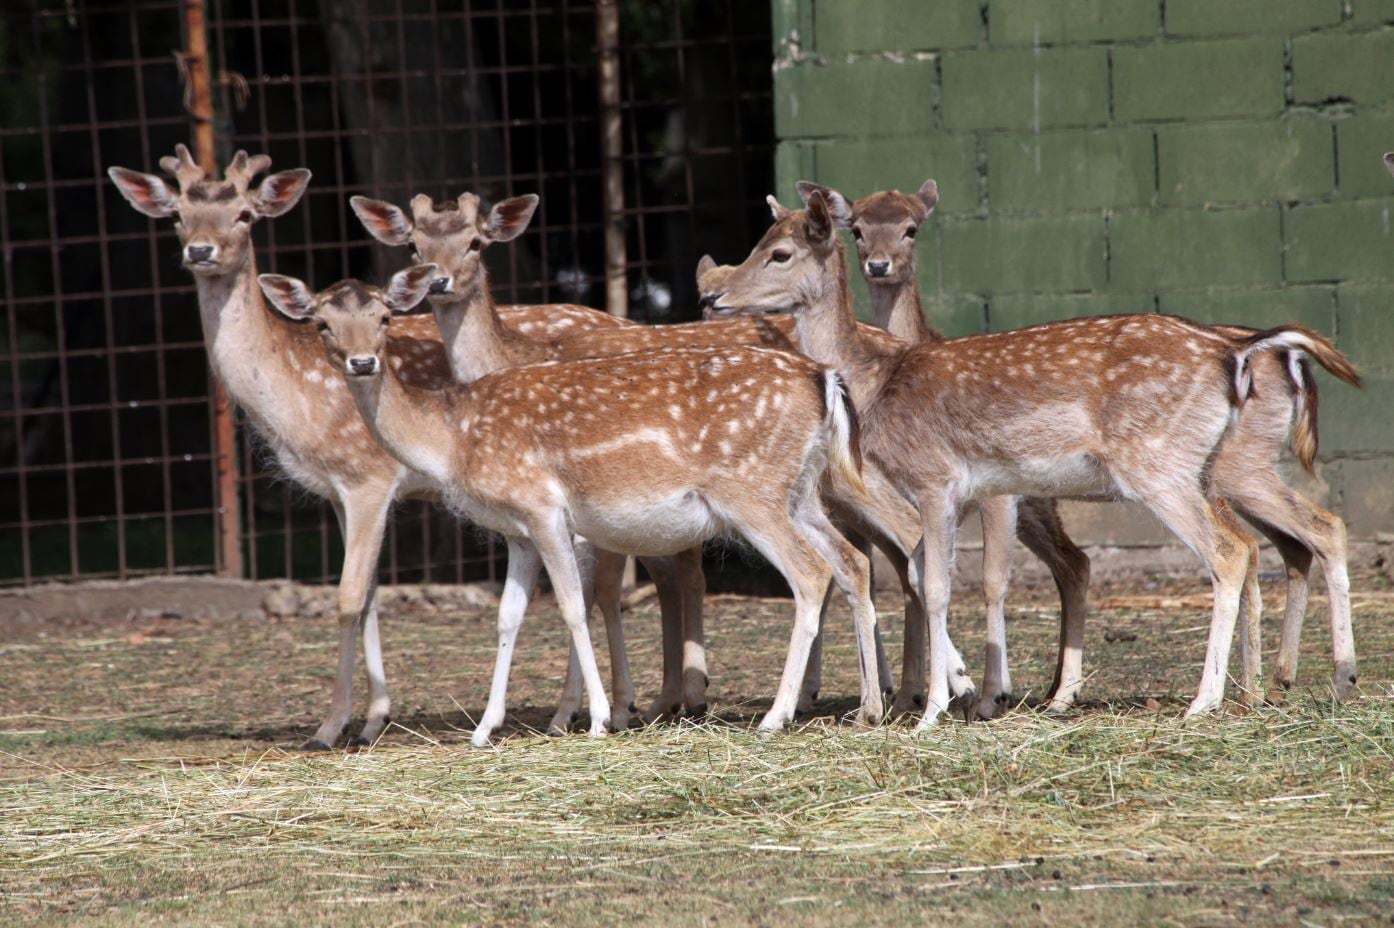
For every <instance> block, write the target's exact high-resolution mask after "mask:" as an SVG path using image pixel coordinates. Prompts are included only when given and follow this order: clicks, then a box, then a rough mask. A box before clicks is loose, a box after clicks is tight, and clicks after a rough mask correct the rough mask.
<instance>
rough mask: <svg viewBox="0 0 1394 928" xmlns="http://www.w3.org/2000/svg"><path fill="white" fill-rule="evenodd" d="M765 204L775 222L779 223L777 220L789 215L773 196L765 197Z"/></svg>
mask: <svg viewBox="0 0 1394 928" xmlns="http://www.w3.org/2000/svg"><path fill="white" fill-rule="evenodd" d="M765 202H766V203H768V204H769V206H770V215H771V216H773V217H774V221H775V222H779V220H781V219H783V218H784V217H786V216H788V215H789V210H787V209H785V208H784V206H783V204H781V203H780V202H779V201H778V200H776V199H775V198H774V194H770V195H769V196H767V197H765Z"/></svg>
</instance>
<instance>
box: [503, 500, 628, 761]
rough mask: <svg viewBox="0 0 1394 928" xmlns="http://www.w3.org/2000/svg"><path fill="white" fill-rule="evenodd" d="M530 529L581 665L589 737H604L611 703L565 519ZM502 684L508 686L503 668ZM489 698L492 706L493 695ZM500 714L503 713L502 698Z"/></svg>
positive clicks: (552, 517) (554, 518)
mask: <svg viewBox="0 0 1394 928" xmlns="http://www.w3.org/2000/svg"><path fill="white" fill-rule="evenodd" d="M529 528H530V535H531V540H532V543H533V546H534V547H536V549H537V553H538V556H539V557H540V558H541V559H542V563H543V565H544V566H545V567H546V568H547V576H548V577H549V578H551V581H552V591H553V593H555V594H556V597H557V606H558V607H559V608H560V609H561V614H562V618H563V619H564V620H565V621H566V627H567V630H568V631H569V632H570V633H571V648H572V651H573V652H574V653H575V655H576V660H577V661H578V662H579V663H580V665H581V679H582V681H583V682H584V683H585V688H586V699H587V703H588V706H589V709H590V717H591V727H590V734H591V736H592V737H599V736H601V735H604V734H605V731H606V728H607V727H608V726H609V724H610V700H609V697H608V696H607V695H606V693H605V686H604V684H603V683H602V682H601V680H600V669H599V667H597V666H596V663H595V651H594V649H593V648H592V646H591V638H590V626H589V624H587V622H586V597H585V589H584V585H583V584H582V582H581V570H580V567H579V565H578V564H577V563H576V548H575V545H574V544H573V543H572V539H571V534H570V532H569V531H568V530H567V527H566V518H565V516H564V515H563V514H562V513H561V512H560V511H558V512H554V513H552V514H550V516H549V517H548V518H546V519H545V520H538V521H537V522H536V523H535V524H533V525H531V526H530V527H529ZM621 647H622V645H621ZM502 659H503V656H502V654H500V660H502ZM495 682H497V680H496V681H495ZM504 683H505V685H506V683H507V668H506V667H505V668H504ZM489 698H490V703H491V705H492V704H493V693H492V692H491V693H490V697H489ZM499 711H500V712H501V711H502V695H500V706H499Z"/></svg>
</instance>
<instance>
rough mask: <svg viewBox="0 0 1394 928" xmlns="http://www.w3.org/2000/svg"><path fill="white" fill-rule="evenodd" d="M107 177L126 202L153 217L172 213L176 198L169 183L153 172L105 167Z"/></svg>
mask: <svg viewBox="0 0 1394 928" xmlns="http://www.w3.org/2000/svg"><path fill="white" fill-rule="evenodd" d="M106 173H107V177H110V178H111V182H112V183H114V184H115V185H116V189H117V190H120V191H121V195H122V196H123V197H125V198H126V202H128V203H130V204H131V205H132V206H134V207H135V208H136V209H137V210H138V211H140V212H142V213H144V214H145V215H147V216H150V217H152V218H154V219H163V218H165V217H166V216H172V215H174V209H175V206H176V205H177V203H178V200H177V199H176V198H175V196H174V191H173V190H170V189H169V184H166V183H165V182H164V181H163V180H161V179H160V178H158V177H156V176H155V175H153V174H142V173H140V172H139V171H132V170H130V169H129V168H107V169H106Z"/></svg>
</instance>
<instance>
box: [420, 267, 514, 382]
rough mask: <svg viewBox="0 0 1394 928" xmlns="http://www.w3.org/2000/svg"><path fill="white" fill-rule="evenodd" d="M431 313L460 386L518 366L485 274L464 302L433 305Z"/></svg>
mask: <svg viewBox="0 0 1394 928" xmlns="http://www.w3.org/2000/svg"><path fill="white" fill-rule="evenodd" d="M431 311H432V313H433V314H434V315H435V317H436V326H437V327H438V328H439V329H440V334H441V339H442V341H443V342H444V343H445V352H446V355H447V356H448V357H449V358H450V373H451V375H452V376H453V377H454V378H455V381H456V382H457V383H473V382H474V381H476V380H478V379H479V378H480V377H483V376H484V375H485V374H491V373H493V372H494V371H497V370H502V369H503V368H505V367H512V366H513V364H514V363H515V362H514V361H513V359H512V358H511V357H510V356H509V352H508V345H507V342H506V341H505V337H504V330H503V323H501V322H500V321H499V316H498V312H496V311H495V309H494V298H493V296H492V295H491V294H490V293H489V279H488V277H487V276H486V275H484V274H483V273H481V274H480V280H479V283H478V284H476V285H475V286H474V287H473V288H471V289H470V290H469V291H468V292H467V293H466V294H465V295H464V297H463V298H462V299H459V300H456V301H454V302H452V303H438V304H433V306H432V310H431Z"/></svg>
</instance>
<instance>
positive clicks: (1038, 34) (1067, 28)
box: [988, 0, 1161, 45]
mask: <svg viewBox="0 0 1394 928" xmlns="http://www.w3.org/2000/svg"><path fill="white" fill-rule="evenodd" d="M1160 27H1161V15H1160V6H1159V5H1158V4H1157V3H1156V2H1155V0H1010V2H1007V3H993V4H991V5H990V6H989V8H988V38H989V41H990V42H991V44H993V45H1032V44H1034V43H1037V42H1041V43H1045V44H1048V45H1059V44H1064V43H1069V42H1099V41H1105V40H1109V39H1143V38H1149V37H1151V36H1154V35H1156V34H1157V33H1158V31H1159V30H1160Z"/></svg>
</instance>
